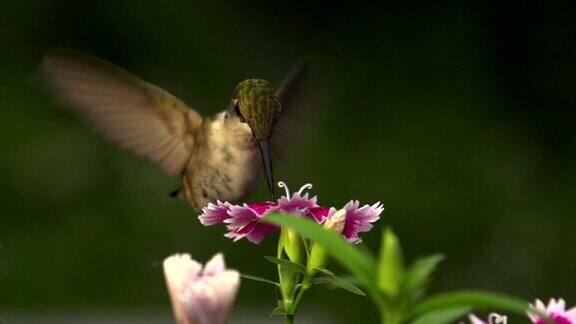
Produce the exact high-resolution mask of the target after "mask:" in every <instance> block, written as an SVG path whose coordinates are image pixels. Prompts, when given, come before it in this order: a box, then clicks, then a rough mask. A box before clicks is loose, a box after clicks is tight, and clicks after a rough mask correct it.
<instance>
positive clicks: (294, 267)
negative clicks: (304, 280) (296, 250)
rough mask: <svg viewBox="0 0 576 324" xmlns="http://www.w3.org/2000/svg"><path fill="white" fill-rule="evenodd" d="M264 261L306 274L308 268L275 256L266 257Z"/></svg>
mask: <svg viewBox="0 0 576 324" xmlns="http://www.w3.org/2000/svg"><path fill="white" fill-rule="evenodd" d="M264 259H266V260H268V261H270V262H272V263H275V264H277V265H279V266H281V267H283V268H285V269H288V270H291V271H294V272H300V273H304V274H306V267H305V266H303V265H301V264H300V263H296V262H292V261H288V260H284V259H278V258H276V257H273V256H269V255H267V256H265V257H264Z"/></svg>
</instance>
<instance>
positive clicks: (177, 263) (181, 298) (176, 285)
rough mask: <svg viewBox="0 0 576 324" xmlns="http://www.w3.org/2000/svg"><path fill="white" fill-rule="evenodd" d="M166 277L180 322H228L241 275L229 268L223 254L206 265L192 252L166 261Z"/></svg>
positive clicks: (197, 323) (173, 305)
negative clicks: (196, 259) (192, 255)
mask: <svg viewBox="0 0 576 324" xmlns="http://www.w3.org/2000/svg"><path fill="white" fill-rule="evenodd" d="M163 266H164V277H165V278H166V286H167V287H168V294H169V295H170V300H171V302H172V309H173V312H174V317H175V319H176V323H178V324H224V323H226V321H227V319H228V315H229V314H230V310H231V309H232V305H233V304H234V300H235V299H236V293H237V291H238V287H239V285H240V274H239V273H238V271H236V270H229V269H226V265H225V263H224V256H223V255H222V253H218V254H216V255H215V256H214V257H212V259H211V260H210V261H208V262H207V263H206V265H205V266H204V267H202V264H200V263H198V262H197V261H195V260H193V259H192V258H191V257H190V255H189V254H174V255H171V256H170V257H168V258H166V259H165V260H164V264H163Z"/></svg>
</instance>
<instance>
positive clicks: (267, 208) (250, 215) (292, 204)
mask: <svg viewBox="0 0 576 324" xmlns="http://www.w3.org/2000/svg"><path fill="white" fill-rule="evenodd" d="M278 186H279V187H281V188H284V189H285V191H286V194H285V195H284V196H282V197H280V199H278V200H277V201H264V202H257V203H251V204H243V205H233V204H230V203H228V202H221V201H217V202H216V203H210V204H208V206H206V207H205V208H203V209H202V215H200V216H199V217H198V219H200V222H201V223H202V225H205V226H211V225H216V224H220V223H224V224H226V228H227V229H228V233H226V234H225V236H226V237H229V238H231V239H233V240H234V241H237V240H240V239H242V238H244V237H246V238H247V239H248V240H249V241H250V242H252V243H256V244H258V243H260V242H262V240H263V239H264V238H265V237H266V236H267V235H268V234H270V233H271V232H273V231H276V230H277V229H278V228H277V227H276V226H274V225H272V224H268V223H265V222H262V221H261V218H263V217H265V216H267V215H269V214H272V213H288V214H293V215H296V216H299V217H306V218H309V219H312V220H314V221H316V222H317V223H318V224H323V223H324V222H325V221H326V220H327V219H330V218H331V217H332V216H333V215H334V214H335V213H336V211H337V209H336V208H333V207H331V208H330V207H322V206H320V205H318V204H317V197H316V196H314V197H310V196H309V195H308V193H304V191H305V190H307V189H311V188H312V185H311V184H306V185H304V186H302V187H301V188H300V190H298V191H297V192H295V193H294V194H292V195H290V191H289V190H288V187H287V186H286V184H285V183H284V182H278ZM343 209H345V210H346V218H345V221H344V227H343V228H342V235H343V236H344V237H345V238H346V239H347V240H348V241H350V242H353V243H359V242H361V240H360V237H359V234H360V233H362V232H367V231H369V230H370V229H371V228H372V223H374V222H375V221H376V220H378V219H379V218H380V214H381V213H382V211H383V210H384V207H383V206H382V204H381V203H380V202H377V203H375V204H373V205H364V206H360V202H358V201H357V200H352V201H350V202H349V203H347V204H346V205H345V206H344V207H343Z"/></svg>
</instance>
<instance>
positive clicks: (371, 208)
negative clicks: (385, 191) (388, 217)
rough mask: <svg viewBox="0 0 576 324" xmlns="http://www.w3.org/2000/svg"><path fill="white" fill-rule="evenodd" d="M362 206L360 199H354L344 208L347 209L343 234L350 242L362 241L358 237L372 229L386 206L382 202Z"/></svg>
mask: <svg viewBox="0 0 576 324" xmlns="http://www.w3.org/2000/svg"><path fill="white" fill-rule="evenodd" d="M359 206H360V202H359V201H358V200H352V201H350V202H349V203H348V204H346V206H344V208H345V209H346V225H345V226H344V230H343V232H342V234H343V235H344V236H345V237H346V239H348V241H350V242H354V243H359V242H361V240H360V238H359V237H358V234H359V233H362V232H367V231H369V230H370V229H372V224H371V223H373V222H375V221H377V220H378V219H379V218H380V214H381V213H382V211H383V210H384V206H382V204H381V203H380V202H377V203H375V204H373V205H364V206H362V207H359Z"/></svg>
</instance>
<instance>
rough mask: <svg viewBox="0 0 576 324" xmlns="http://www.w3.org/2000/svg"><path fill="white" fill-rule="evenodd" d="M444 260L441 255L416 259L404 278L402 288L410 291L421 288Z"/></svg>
mask: <svg viewBox="0 0 576 324" xmlns="http://www.w3.org/2000/svg"><path fill="white" fill-rule="evenodd" d="M442 260H444V256H443V255H441V254H434V255H430V256H427V257H422V258H418V259H416V261H414V262H413V263H412V266H411V267H410V269H409V270H408V271H407V272H406V276H405V277H404V288H405V289H406V290H407V291H412V290H416V289H420V288H422V287H423V286H424V285H425V284H426V283H427V282H428V279H429V277H430V275H431V274H432V273H433V272H434V270H435V269H436V267H437V266H438V264H439V263H440V262H441V261H442Z"/></svg>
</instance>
